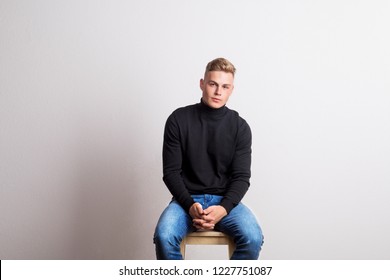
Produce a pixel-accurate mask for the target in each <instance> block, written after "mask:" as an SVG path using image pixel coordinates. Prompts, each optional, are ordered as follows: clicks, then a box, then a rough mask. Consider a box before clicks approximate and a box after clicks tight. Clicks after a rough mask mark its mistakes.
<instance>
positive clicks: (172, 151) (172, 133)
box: [163, 114, 194, 212]
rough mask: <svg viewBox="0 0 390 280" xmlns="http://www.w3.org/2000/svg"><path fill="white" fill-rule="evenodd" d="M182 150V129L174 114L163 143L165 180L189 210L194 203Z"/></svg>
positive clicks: (174, 194)
mask: <svg viewBox="0 0 390 280" xmlns="http://www.w3.org/2000/svg"><path fill="white" fill-rule="evenodd" d="M182 157H183V156H182V150H181V139H180V131H179V127H178V124H177V120H176V119H175V116H174V114H172V115H170V116H169V118H168V119H167V122H166V124H165V129H164V144H163V180H164V182H165V184H166V186H167V187H168V189H169V191H170V192H171V194H172V195H173V197H174V198H175V199H176V200H177V201H178V202H179V203H180V205H181V206H182V207H183V208H184V209H185V210H186V211H187V212H188V211H189V210H190V207H191V206H192V205H193V204H194V200H193V199H192V197H191V195H190V193H189V192H188V190H187V188H186V186H185V184H184V181H183V178H182V176H181V172H182V160H183V158H182Z"/></svg>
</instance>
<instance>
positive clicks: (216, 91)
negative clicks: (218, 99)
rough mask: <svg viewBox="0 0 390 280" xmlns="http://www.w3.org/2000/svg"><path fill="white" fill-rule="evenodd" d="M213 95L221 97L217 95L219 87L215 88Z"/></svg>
mask: <svg viewBox="0 0 390 280" xmlns="http://www.w3.org/2000/svg"><path fill="white" fill-rule="evenodd" d="M214 94H215V95H221V94H220V93H219V86H217V87H216V88H215V92H214Z"/></svg>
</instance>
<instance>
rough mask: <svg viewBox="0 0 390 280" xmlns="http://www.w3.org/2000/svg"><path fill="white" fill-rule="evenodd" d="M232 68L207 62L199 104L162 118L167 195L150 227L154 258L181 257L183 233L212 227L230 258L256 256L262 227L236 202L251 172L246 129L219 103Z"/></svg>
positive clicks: (230, 88) (231, 79)
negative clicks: (222, 236) (227, 244)
mask: <svg viewBox="0 0 390 280" xmlns="http://www.w3.org/2000/svg"><path fill="white" fill-rule="evenodd" d="M235 70H236V69H235V67H234V66H233V64H232V63H230V62H229V61H228V60H226V59H224V58H217V59H215V60H213V61H211V62H209V63H208V64H207V66H206V71H205V74H204V79H201V80H200V88H201V90H202V98H201V101H200V103H198V104H195V105H190V106H187V107H184V108H179V109H177V110H175V111H174V112H173V113H172V114H171V115H170V116H169V118H168V120H167V122H166V125H165V131H164V145H163V175H164V176H163V180H164V182H165V184H166V186H167V187H168V189H169V191H170V192H171V193H172V195H173V199H172V201H171V202H170V204H169V205H168V207H167V208H166V209H165V210H164V212H163V213H162V214H161V217H160V219H159V221H158V223H157V226H156V231H155V234H154V243H155V245H156V255H157V259H171V260H174V259H182V255H181V253H180V243H181V240H182V239H183V237H184V236H185V235H187V234H188V233H190V232H192V231H195V230H212V229H215V230H218V231H222V232H224V233H226V234H228V235H230V236H232V237H233V238H234V241H235V243H236V250H235V251H234V253H233V255H232V257H231V258H232V259H246V260H253V259H257V258H258V257H259V253H260V249H261V245H262V244H263V234H262V231H261V229H260V226H259V225H258V223H257V221H256V218H255V217H254V215H253V214H252V212H251V211H250V210H249V209H248V208H247V207H246V206H244V205H243V204H242V203H241V202H240V201H241V199H242V198H243V197H244V195H245V193H246V191H247V190H248V187H249V178H250V175H251V171H250V165H251V151H252V150H251V144H252V135H251V130H250V128H249V125H248V124H247V123H246V121H245V120H244V119H242V118H241V117H240V116H239V115H238V113H237V112H235V111H233V110H230V109H228V108H227V107H226V106H225V105H226V103H227V101H228V99H229V97H230V95H231V94H232V92H233V88H234V74H235Z"/></svg>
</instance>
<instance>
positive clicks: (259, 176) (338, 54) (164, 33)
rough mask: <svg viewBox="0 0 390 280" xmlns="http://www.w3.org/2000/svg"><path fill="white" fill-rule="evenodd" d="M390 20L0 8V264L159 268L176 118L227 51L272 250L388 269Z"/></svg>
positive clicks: (311, 5) (363, 7)
mask: <svg viewBox="0 0 390 280" xmlns="http://www.w3.org/2000/svg"><path fill="white" fill-rule="evenodd" d="M389 14H390V2H389V1H386V0H383V1H380V0H370V1H368V0H367V1H358V0H337V1H336V0H327V1H309V0H307V1H305V0H297V1H287V0H285V1H281V0H278V1H254V0H253V1H226V0H224V1H222V0H221V1H205V0H202V1H180V0H169V1H151V0H146V1H145V0H144V1H124V0H123V1H119V0H115V1H113V0H110V1H108V0H106V1H92V0H90V1H85V0H84V1H79V0H77V1H76V0H69V1H59V0H37V1H27V0H24V1H23V0H19V1H14V0H1V1H0V213H1V219H0V258H1V259H154V258H155V254H154V246H153V243H152V236H153V231H154V227H155V224H156V222H157V219H158V217H159V215H160V213H161V211H162V210H163V209H164V207H165V206H166V204H167V203H168V201H169V199H170V194H169V192H168V190H167V189H166V187H165V186H164V184H163V182H162V180H161V177H162V171H161V169H162V168H161V167H162V166H161V147H162V133H163V127H164V124H165V120H166V118H167V117H168V115H169V114H170V113H171V112H172V111H173V110H174V109H176V108H177V107H180V106H185V105H188V104H193V103H197V102H199V100H200V96H201V92H200V89H199V79H200V78H201V77H202V75H203V72H204V67H205V65H206V63H207V62H208V61H210V60H212V59H214V58H216V57H221V56H222V57H226V58H228V59H229V60H231V61H232V62H233V63H234V64H235V66H236V68H237V69H238V70H237V75H236V81H235V82H236V87H235V92H234V93H233V96H232V97H231V99H230V101H229V104H228V107H229V108H231V109H235V110H237V111H239V112H240V114H241V116H242V117H244V118H245V119H246V120H247V121H248V123H249V124H250V125H251V128H252V133H253V164H252V173H253V175H252V180H251V187H250V190H249V192H248V193H247V195H246V197H245V199H244V202H245V203H246V204H247V205H248V206H249V207H250V208H251V209H252V210H253V211H254V212H255V214H256V215H257V217H258V219H259V221H260V223H261V226H262V228H263V231H264V234H265V244H264V247H263V250H262V254H261V258H263V259H389V258H390V240H389V236H390V217H389V213H390V203H389V197H390V190H389V187H390V172H389V171H390V147H389V143H390V83H389V75H390V54H389V49H390V40H389V26H390V17H389ZM219 251H220V250H219V248H218V249H216V250H207V249H206V257H207V258H224V257H225V255H224V253H223V252H219ZM189 255H190V256H191V254H189ZM192 257H193V258H204V257H205V252H204V251H201V250H200V251H199V250H197V249H194V250H193V252H192Z"/></svg>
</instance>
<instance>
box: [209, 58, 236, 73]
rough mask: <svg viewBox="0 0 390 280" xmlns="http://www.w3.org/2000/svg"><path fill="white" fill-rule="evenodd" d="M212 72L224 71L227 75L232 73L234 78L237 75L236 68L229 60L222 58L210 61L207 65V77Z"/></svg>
mask: <svg viewBox="0 0 390 280" xmlns="http://www.w3.org/2000/svg"><path fill="white" fill-rule="evenodd" d="M210 71H223V72H226V73H232V74H233V77H234V74H235V73H236V68H235V67H234V65H233V64H232V63H231V62H230V61H229V60H227V59H226V58H223V57H220V58H216V59H214V60H212V61H210V62H209V63H208V64H207V66H206V71H205V73H204V74H205V75H206V73H207V72H210Z"/></svg>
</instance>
